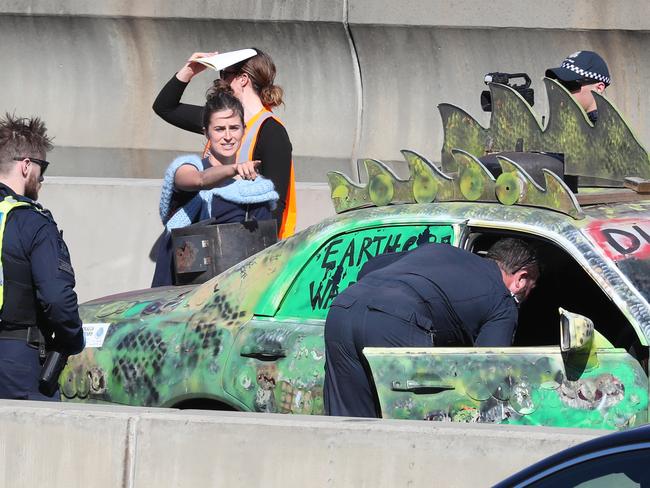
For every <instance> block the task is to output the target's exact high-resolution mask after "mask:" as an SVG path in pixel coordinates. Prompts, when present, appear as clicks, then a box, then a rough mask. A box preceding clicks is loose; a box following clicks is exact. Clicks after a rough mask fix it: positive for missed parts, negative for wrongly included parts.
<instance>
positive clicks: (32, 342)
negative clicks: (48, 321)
mask: <svg viewBox="0 0 650 488" xmlns="http://www.w3.org/2000/svg"><path fill="white" fill-rule="evenodd" d="M3 339H14V340H19V341H25V342H27V344H28V345H29V346H32V347H34V348H35V349H38V355H39V357H40V358H41V360H44V359H45V356H46V355H47V351H46V350H45V337H43V334H42V333H41V331H40V329H39V328H38V327H37V326H35V325H34V326H32V327H27V328H24V329H1V330H0V340H3Z"/></svg>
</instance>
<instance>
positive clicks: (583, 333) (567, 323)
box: [559, 307, 594, 353]
mask: <svg viewBox="0 0 650 488" xmlns="http://www.w3.org/2000/svg"><path fill="white" fill-rule="evenodd" d="M559 312H560V349H561V350H562V352H582V353H588V352H589V351H590V350H591V345H592V343H593V341H594V323H593V322H592V321H591V319H589V318H587V317H585V316H584V315H580V314H577V313H573V312H569V311H568V310H564V309H563V308H562V307H560V308H559Z"/></svg>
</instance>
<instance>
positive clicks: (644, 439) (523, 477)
mask: <svg viewBox="0 0 650 488" xmlns="http://www.w3.org/2000/svg"><path fill="white" fill-rule="evenodd" d="M644 443H645V444H648V447H650V425H642V426H641V427H637V428H634V429H630V430H624V431H622V432H615V433H612V434H608V435H604V436H602V437H597V438H596V439H591V440H589V441H586V442H583V443H581V444H578V445H577V446H573V447H570V448H568V449H565V450H563V451H560V452H558V453H557V454H553V455H552V456H549V457H547V458H545V459H542V460H541V461H538V462H537V463H535V464H532V465H531V466H528V467H527V468H524V469H522V470H521V471H519V472H518V473H515V474H513V475H512V476H509V477H508V478H506V479H505V480H503V481H501V482H499V483H497V484H496V485H494V488H506V487H514V486H518V485H519V484H520V483H524V482H527V481H529V480H530V479H531V478H533V477H535V476H536V475H538V474H540V473H542V472H544V471H546V470H548V469H550V468H553V467H555V466H559V465H561V464H564V463H567V462H570V461H572V460H577V459H579V458H581V457H584V456H589V455H591V454H596V453H598V452H602V451H610V450H615V449H616V448H621V447H625V446H635V445H639V446H640V445H642V444H644ZM524 486H525V485H524Z"/></svg>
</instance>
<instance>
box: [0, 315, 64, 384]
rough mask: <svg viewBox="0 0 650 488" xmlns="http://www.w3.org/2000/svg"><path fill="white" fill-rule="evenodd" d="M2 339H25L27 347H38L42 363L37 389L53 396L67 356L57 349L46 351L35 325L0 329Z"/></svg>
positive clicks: (0, 338) (43, 338) (41, 335)
mask: <svg viewBox="0 0 650 488" xmlns="http://www.w3.org/2000/svg"><path fill="white" fill-rule="evenodd" d="M3 339H14V340H21V341H25V342H27V345H28V346H29V347H33V348H34V349H38V356H39V358H40V360H41V364H42V368H41V372H40V374H39V376H38V389H39V391H40V392H41V393H43V394H44V395H46V396H48V397H51V396H53V395H54V393H56V390H57V389H58V387H59V386H58V383H59V376H60V375H61V371H63V368H64V367H65V365H66V362H67V360H68V356H66V355H65V354H62V353H60V352H58V351H47V350H46V348H45V337H44V336H43V334H42V333H41V331H40V329H39V328H38V327H37V326H35V325H34V326H32V327H27V328H23V329H1V330H0V340H3Z"/></svg>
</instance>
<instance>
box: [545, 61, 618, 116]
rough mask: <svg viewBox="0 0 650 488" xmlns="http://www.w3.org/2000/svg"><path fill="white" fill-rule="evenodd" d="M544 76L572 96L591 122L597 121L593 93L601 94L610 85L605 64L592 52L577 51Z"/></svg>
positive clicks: (548, 70)
mask: <svg viewBox="0 0 650 488" xmlns="http://www.w3.org/2000/svg"><path fill="white" fill-rule="evenodd" d="M546 76H547V77H548V78H552V79H554V80H557V81H558V82H559V83H560V84H562V86H564V87H565V88H566V89H567V90H568V91H569V92H570V93H571V95H573V98H575V99H576V101H577V102H578V103H579V104H580V106H581V107H582V108H583V109H584V110H585V112H587V116H588V117H589V120H591V122H596V121H597V120H598V110H597V108H596V99H595V98H594V95H593V94H592V92H593V91H595V92H598V93H600V94H603V93H604V92H605V88H607V87H608V86H609V84H610V83H611V81H612V80H611V78H610V76H609V69H608V68H607V63H605V60H604V59H603V58H602V57H600V55H598V54H597V53H595V52H593V51H578V52H575V53H573V54H570V55H569V56H567V57H566V58H565V59H564V61H562V65H561V66H560V67H558V68H550V69H547V70H546Z"/></svg>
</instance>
